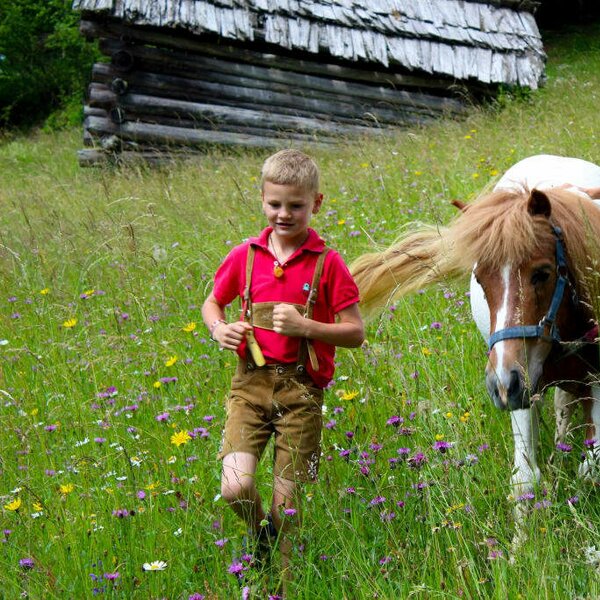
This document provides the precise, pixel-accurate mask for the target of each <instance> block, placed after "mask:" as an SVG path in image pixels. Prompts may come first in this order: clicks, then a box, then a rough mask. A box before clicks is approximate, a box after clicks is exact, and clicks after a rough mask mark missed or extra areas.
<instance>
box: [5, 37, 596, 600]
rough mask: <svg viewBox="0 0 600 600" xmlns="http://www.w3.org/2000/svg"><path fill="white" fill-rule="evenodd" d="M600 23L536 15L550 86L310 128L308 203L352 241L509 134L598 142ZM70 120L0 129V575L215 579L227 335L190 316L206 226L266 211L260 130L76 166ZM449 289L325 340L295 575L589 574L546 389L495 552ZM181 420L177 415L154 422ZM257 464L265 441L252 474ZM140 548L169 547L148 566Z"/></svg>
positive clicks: (226, 520) (495, 476) (564, 577)
mask: <svg viewBox="0 0 600 600" xmlns="http://www.w3.org/2000/svg"><path fill="white" fill-rule="evenodd" d="M599 34H600V29H599V28H598V26H590V27H589V28H588V29H587V30H585V31H583V32H570V33H568V34H562V35H560V36H555V37H554V38H551V39H549V40H548V50H549V53H550V59H549V63H548V83H547V86H546V87H545V88H544V89H542V90H540V91H539V92H536V93H533V94H531V95H530V96H529V97H527V98H520V99H515V98H511V97H510V96H509V95H504V96H502V97H501V98H500V100H499V102H498V104H497V105H496V106H491V107H487V108H485V109H478V108H474V109H473V112H472V114H471V116H470V117H469V118H468V119H466V120H465V121H461V122H454V121H442V122H439V123H437V124H435V125H433V126H428V127H423V128H415V129H411V130H405V131H398V132H397V134H395V135H394V136H392V137H389V138H385V139H380V140H358V141H357V140H347V141H345V142H344V143H341V144H340V145H339V147H336V148H334V149H329V150H322V149H311V148H308V150H309V151H310V152H311V153H312V154H313V155H314V156H315V158H316V159H317V160H318V162H319V164H320V166H321V170H322V180H323V185H322V188H323V192H324V193H325V203H324V208H323V210H322V212H321V213H320V214H319V215H317V217H316V218H315V220H314V221H313V224H314V226H315V228H316V229H317V230H318V231H319V232H320V233H322V235H324V237H326V238H327V240H328V242H329V244H330V245H332V246H333V247H335V248H336V249H338V250H339V251H340V252H342V254H343V255H344V256H345V257H346V259H347V260H348V261H351V260H352V259H353V258H354V257H356V256H358V255H359V254H360V253H362V252H365V251H367V250H370V249H372V248H373V246H374V245H386V244H388V243H390V242H391V241H392V240H393V239H394V238H395V237H396V235H397V234H398V231H399V230H400V229H401V228H402V227H406V226H408V224H409V223H411V222H413V221H415V220H420V221H426V222H440V223H443V222H446V221H447V220H448V219H449V218H450V217H451V216H452V214H453V210H454V209H453V208H452V207H451V206H450V205H449V200H450V199H454V198H458V199H462V200H471V199H473V198H474V197H475V196H476V195H477V194H478V193H479V192H480V191H481V190H482V189H484V188H485V187H486V186H489V185H490V184H491V183H493V181H494V179H495V178H496V177H497V175H498V174H499V173H501V172H502V171H503V170H505V169H506V168H507V167H508V166H510V165H511V164H513V163H514V162H516V161H517V160H519V159H521V158H523V157H525V156H528V155H532V154H537V153H553V154H564V155H571V156H577V157H580V158H584V159H588V160H592V161H595V162H600V152H599V151H598V134H599V129H598V117H597V114H598V113H597V107H598V105H599V101H598V91H597V90H599V89H600V42H599V41H598V40H600V36H599ZM80 135H81V132H80V131H79V130H70V131H66V132H62V133H57V134H39V135H37V136H29V137H26V138H20V137H13V138H10V139H9V138H6V139H5V140H4V141H3V143H2V145H0V206H1V207H2V211H1V212H0V276H1V278H2V279H1V280H2V294H1V295H0V340H1V342H0V343H1V344H2V345H1V346H0V368H1V369H2V380H1V385H0V428H1V433H0V471H1V475H2V477H1V479H0V482H1V483H0V501H1V503H0V508H2V513H1V519H2V529H3V531H4V532H3V533H1V534H0V538H1V539H2V541H3V543H2V545H1V546H0V582H1V584H2V588H1V589H2V592H0V595H2V594H3V595H4V597H6V598H16V597H20V596H22V597H30V598H44V599H51V598H57V599H58V598H61V599H62V598H88V597H92V596H95V595H98V596H99V597H106V598H134V597H135V598H169V599H181V598H183V599H186V598H188V597H189V596H191V595H192V594H194V593H195V594H201V595H203V596H204V597H205V598H207V599H208V598H210V599H221V598H232V597H236V596H237V595H239V594H240V589H239V586H238V582H237V581H236V578H235V577H234V576H233V575H231V574H229V573H228V567H229V566H230V564H231V562H232V558H233V557H236V556H239V546H240V542H241V538H242V536H243V533H244V532H243V530H242V528H241V525H240V523H239V522H237V521H236V519H235V518H234V517H233V515H232V514H231V512H230V511H229V510H228V509H226V507H225V506H224V504H223V501H222V500H220V499H219V498H218V496H217V492H218V489H219V464H218V461H217V460H216V452H217V449H218V445H219V438H220V429H221V426H222V423H223V419H224V408H223V407H224V400H225V397H226V394H227V390H228V385H229V379H230V376H231V373H232V370H233V365H234V363H235V357H234V356H233V355H232V354H229V353H225V352H220V351H219V350H218V349H217V348H216V347H215V345H213V344H211V343H210V342H209V341H208V339H207V337H208V336H207V334H206V332H205V331H204V329H203V326H202V325H201V322H200V321H201V320H200V315H199V307H200V305H201V303H202V301H203V299H204V298H205V297H206V295H207V293H208V291H209V290H210V287H211V279H212V274H213V273H214V271H215V269H216V267H217V266H218V264H219V262H220V261H221V259H222V258H223V257H224V255H225V254H226V252H227V251H228V250H229V249H230V248H231V246H232V245H234V244H237V243H239V242H240V241H241V240H242V239H244V238H246V237H247V236H249V235H254V234H256V233H257V232H258V231H259V230H260V229H261V228H262V226H263V220H262V215H261V213H260V203H259V190H258V183H257V175H258V173H259V169H260V165H261V164H262V161H263V160H264V158H265V154H264V153H263V152H259V151H256V152H253V151H249V150H223V149H221V150H220V149H213V150H210V151H208V152H206V153H205V154H204V155H202V156H199V157H196V158H192V159H190V160H189V161H187V162H185V163H180V164H179V163H178V164H174V165H172V166H171V167H169V168H164V169H146V168H143V167H131V168H123V169H88V170H85V169H80V168H79V167H78V166H77V163H76V149H77V148H78V147H79V146H80V145H81V142H80ZM466 290H467V286H466V284H465V283H464V282H459V283H457V284H448V286H444V287H439V288H437V287H436V288H431V289H429V290H426V291H424V292H423V293H422V294H417V295H415V296H412V297H409V298H406V299H404V300H402V301H401V302H398V303H397V304H395V305H394V306H393V307H392V309H391V310H390V311H389V312H387V313H386V314H385V315H384V316H383V317H382V318H381V319H380V320H379V321H377V322H375V323H372V324H371V325H370V326H369V329H368V344H366V345H365V346H364V348H362V349H361V350H357V351H348V350H340V351H339V352H338V367H337V372H336V379H335V382H334V385H333V386H332V388H331V389H330V390H328V391H327V394H326V400H325V403H326V412H325V423H326V427H325V428H324V430H323V453H324V455H323V460H322V466H321V472H320V481H319V483H318V484H316V485H314V486H310V487H308V488H307V489H306V493H305V495H306V501H305V509H306V510H305V516H304V521H303V524H302V525H301V527H300V530H299V533H298V549H297V551H296V552H295V555H294V562H295V565H296V580H295V583H294V586H293V597H296V598H306V599H309V598H310V599H311V600H312V599H321V598H323V599H326V598H335V599H338V598H348V599H355V598H423V599H429V598H490V599H492V598H493V599H505V598H552V599H554V598H581V599H583V598H586V599H587V598H590V599H591V598H597V597H599V596H600V576H599V572H598V568H597V565H596V567H594V566H593V565H592V564H590V559H589V557H588V556H587V555H586V553H585V552H586V549H587V548H589V547H591V546H596V549H599V548H598V539H600V537H599V534H600V503H599V502H598V492H597V489H594V488H593V487H591V486H589V485H586V484H584V483H582V482H580V481H579V480H577V478H576V477H575V474H576V470H577V463H578V453H579V451H580V450H581V445H582V439H579V438H575V439H574V440H573V444H574V450H573V451H572V452H570V453H563V454H561V455H560V456H559V457H558V461H556V462H555V463H554V465H553V466H549V465H547V464H546V459H547V458H548V456H549V454H550V453H551V452H552V450H553V441H552V435H553V433H552V432H553V417H552V411H551V406H550V404H551V401H550V400H551V399H550V398H549V399H547V402H546V405H545V407H544V411H543V425H542V445H541V451H540V452H541V461H540V462H541V466H542V471H543V476H542V477H543V484H542V486H540V489H538V490H536V494H535V498H534V499H533V500H530V501H526V503H527V505H528V506H529V509H530V511H529V512H530V514H529V516H528V518H527V520H526V524H525V529H526V532H527V534H528V539H527V541H526V542H525V543H524V545H523V546H522V548H521V549H520V550H519V551H518V552H517V553H515V554H512V555H511V552H510V542H511V539H512V537H513V533H514V523H513V521H512V507H513V502H514V500H510V499H508V498H507V495H508V493H509V487H508V481H509V478H510V470H511V465H512V462H511V452H512V439H511V434H510V426H509V423H508V416H507V415H506V414H501V413H499V412H497V411H496V410H495V409H494V408H493V407H492V405H491V403H490V402H489V400H488V398H487V394H486V391H485V387H484V384H483V367H484V364H485V345H484V343H483V341H482V340H481V338H480V337H479V335H478V333H477V332H476V330H475V327H474V325H473V323H472V322H471V320H470V315H469V308H468V302H467V298H466V296H465V293H466ZM233 314H234V312H233V310H232V315H233ZM194 323H195V324H196V326H195V328H194V325H193V324H194ZM186 329H187V331H186ZM394 417H399V419H396V418H394ZM394 423H396V425H394ZM181 431H188V432H191V433H192V439H191V440H190V441H188V442H187V443H184V444H182V445H180V446H176V445H174V444H173V443H172V442H171V438H172V436H173V435H174V434H176V433H178V432H181ZM581 437H582V436H581ZM440 439H441V440H445V441H447V442H450V443H452V447H451V448H450V449H449V450H447V451H446V452H445V453H442V452H440V451H439V450H435V449H434V448H433V446H434V444H435V442H436V441H439V440H440ZM404 449H408V450H404ZM399 450H400V452H399ZM405 452H407V453H408V454H404V453H405ZM269 479H270V466H269V460H268V458H267V459H266V460H265V461H264V462H263V464H262V466H261V471H260V486H261V490H262V492H263V493H264V496H265V498H268V493H269V489H270V488H269ZM574 497H577V498H578V500H577V501H576V502H575V501H574V500H572V501H571V503H569V502H567V501H568V500H569V499H573V498H574ZM19 502H20V506H17V505H18V504H19ZM236 553H237V554H236ZM23 559H31V562H27V561H26V562H25V563H20V561H23ZM509 559H511V560H509ZM152 561H164V562H166V564H167V566H166V568H165V569H164V570H156V571H154V572H148V571H144V570H143V569H142V566H143V564H144V563H150V562H152ZM116 573H118V576H115V574H116ZM114 577H116V578H114ZM245 582H246V583H248V584H249V585H251V586H253V587H256V588H257V589H258V593H257V596H256V597H261V598H266V597H268V596H269V594H271V593H274V591H275V587H276V582H275V581H274V580H272V579H271V580H270V579H268V578H266V579H265V578H264V577H262V576H261V575H260V574H257V573H255V572H254V571H253V570H252V569H250V570H248V571H247V573H246V577H245Z"/></svg>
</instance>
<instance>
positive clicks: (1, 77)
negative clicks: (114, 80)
mask: <svg viewBox="0 0 600 600" xmlns="http://www.w3.org/2000/svg"><path fill="white" fill-rule="evenodd" d="M78 24H79V15H78V14H77V13H75V12H74V11H73V10H72V8H71V0H0V126H6V125H30V124H35V123H39V122H41V121H42V120H43V119H44V118H46V117H47V116H48V115H49V114H50V113H51V112H52V111H54V110H56V109H57V108H60V107H62V106H65V105H67V104H68V103H69V102H71V104H72V102H73V99H74V98H77V99H78V101H79V105H80V106H81V105H82V104H83V103H82V96H83V92H84V89H85V85H86V81H87V78H88V77H89V74H90V72H91V65H92V63H93V62H94V59H95V58H96V57H97V55H98V51H97V49H96V46H95V45H93V44H90V43H89V42H87V41H86V40H85V39H84V38H83V36H82V35H81V34H80V33H79V29H78Z"/></svg>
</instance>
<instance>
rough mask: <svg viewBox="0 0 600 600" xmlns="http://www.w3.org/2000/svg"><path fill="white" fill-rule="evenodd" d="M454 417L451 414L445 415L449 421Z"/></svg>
mask: <svg viewBox="0 0 600 600" xmlns="http://www.w3.org/2000/svg"><path fill="white" fill-rule="evenodd" d="M453 416H454V415H453V414H452V413H451V412H447V413H446V418H447V419H451V418H452V417H453Z"/></svg>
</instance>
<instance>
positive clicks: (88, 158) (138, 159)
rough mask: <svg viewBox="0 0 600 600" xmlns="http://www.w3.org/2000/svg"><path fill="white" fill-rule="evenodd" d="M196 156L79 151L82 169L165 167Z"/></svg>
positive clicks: (162, 151)
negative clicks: (121, 166) (142, 165)
mask: <svg viewBox="0 0 600 600" xmlns="http://www.w3.org/2000/svg"><path fill="white" fill-rule="evenodd" d="M192 156H194V154H193V153H190V152H173V151H168V150H161V151H156V150H147V149H146V150H139V151H131V150H126V151H123V152H106V151H105V150H97V149H92V148H86V149H84V150H78V151H77V159H78V161H79V165H80V166H82V167H96V166H108V165H120V164H129V165H130V164H149V165H164V164H170V163H174V162H180V161H182V160H186V159H189V158H191V157H192Z"/></svg>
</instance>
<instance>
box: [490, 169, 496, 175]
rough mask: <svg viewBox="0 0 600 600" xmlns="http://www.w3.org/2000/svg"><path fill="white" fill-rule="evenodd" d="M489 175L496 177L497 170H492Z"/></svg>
mask: <svg viewBox="0 0 600 600" xmlns="http://www.w3.org/2000/svg"><path fill="white" fill-rule="evenodd" d="M490 175H491V176H492V177H496V175H498V169H492V170H491V171H490Z"/></svg>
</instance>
